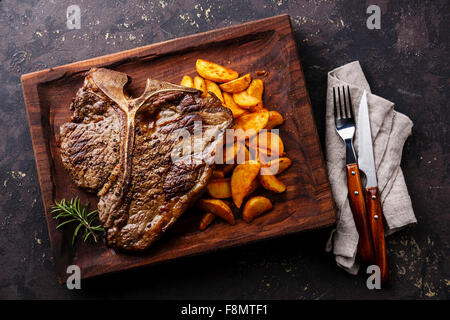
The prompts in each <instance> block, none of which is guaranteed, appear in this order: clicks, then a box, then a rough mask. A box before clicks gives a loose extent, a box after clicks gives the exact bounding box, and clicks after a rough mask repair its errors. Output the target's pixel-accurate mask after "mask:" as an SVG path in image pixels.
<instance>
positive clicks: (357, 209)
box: [347, 163, 375, 264]
mask: <svg viewBox="0 0 450 320" xmlns="http://www.w3.org/2000/svg"><path fill="white" fill-rule="evenodd" d="M347 185H348V197H349V199H350V207H351V208H352V213H353V219H354V220H355V225H356V230H357V231H358V234H359V242H358V256H359V258H360V260H361V262H363V263H367V264H373V263H374V262H375V259H374V250H373V244H372V236H371V231H370V224H369V218H368V215H367V212H366V205H365V203H364V193H363V189H362V185H361V176H360V174H359V168H358V164H357V163H354V164H348V165H347Z"/></svg>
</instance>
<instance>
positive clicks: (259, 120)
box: [234, 109, 269, 133]
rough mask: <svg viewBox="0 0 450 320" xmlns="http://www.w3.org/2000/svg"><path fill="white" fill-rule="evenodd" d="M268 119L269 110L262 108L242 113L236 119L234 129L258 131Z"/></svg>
mask: <svg viewBox="0 0 450 320" xmlns="http://www.w3.org/2000/svg"><path fill="white" fill-rule="evenodd" d="M268 121H269V111H267V110H266V109H262V110H261V111H258V112H254V113H250V114H246V115H243V116H241V117H239V118H238V119H236V121H235V124H234V129H242V130H244V131H247V130H251V129H253V130H255V133H258V132H259V131H260V130H261V129H264V127H265V126H266V125H267V122H268Z"/></svg>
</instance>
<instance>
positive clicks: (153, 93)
mask: <svg viewBox="0 0 450 320" xmlns="http://www.w3.org/2000/svg"><path fill="white" fill-rule="evenodd" d="M127 82H128V76H127V75H126V74H124V73H120V72H116V71H112V70H108V69H96V68H95V69H91V70H90V71H89V72H88V73H87V75H86V77H85V80H84V84H83V86H82V88H80V89H79V90H78V92H77V94H76V96H75V98H74V99H73V101H72V104H71V106H70V108H71V110H73V115H72V118H71V120H70V122H67V123H65V124H64V125H62V126H61V128H60V148H61V158H62V163H63V165H64V167H65V168H66V169H67V171H68V172H69V174H70V175H71V177H72V180H73V181H74V183H75V184H76V185H77V186H79V187H82V188H86V189H88V190H90V191H97V194H98V196H99V197H100V199H99V203H98V211H99V218H100V221H101V223H102V224H103V226H104V227H105V229H106V231H107V232H106V240H107V243H108V244H109V245H111V246H114V247H117V248H121V249H125V250H134V251H139V250H145V249H146V248H148V247H149V246H150V245H151V244H152V242H153V241H155V240H156V239H157V238H158V237H159V236H160V235H161V234H162V233H163V232H164V231H165V230H166V229H167V228H169V227H170V226H171V225H172V224H173V223H174V222H175V221H176V220H177V219H178V218H179V217H180V215H181V214H182V213H183V212H184V211H185V210H186V209H187V208H188V207H189V206H190V205H192V204H193V203H194V202H195V201H196V200H197V198H198V197H200V196H201V194H202V192H203V191H204V189H205V187H206V184H207V183H208V181H209V179H210V177H211V174H212V170H213V169H214V157H215V151H216V147H217V146H218V145H219V144H220V143H221V139H222V136H223V134H224V133H225V130H226V129H227V128H229V127H231V126H232V124H233V117H232V114H231V112H230V110H229V109H228V108H225V107H223V106H222V104H221V102H220V100H219V99H218V98H217V97H216V96H214V95H211V96H210V97H208V98H201V96H200V92H199V91H198V90H195V89H190V88H186V87H182V86H177V85H174V84H171V83H168V82H162V81H156V80H150V79H148V80H147V84H146V88H145V91H144V93H143V94H142V95H141V96H140V97H138V98H135V99H132V98H131V97H129V96H127V94H126V93H125V92H124V87H125V85H126V84H127ZM200 122H201V127H200V126H199V123H200ZM198 128H200V129H201V132H199V131H196V130H198ZM194 131H195V134H197V135H196V136H187V135H186V133H189V134H191V135H192V134H194ZM199 133H200V134H201V136H199V135H198V134H199ZM186 150H188V152H186ZM174 156H175V157H174Z"/></svg>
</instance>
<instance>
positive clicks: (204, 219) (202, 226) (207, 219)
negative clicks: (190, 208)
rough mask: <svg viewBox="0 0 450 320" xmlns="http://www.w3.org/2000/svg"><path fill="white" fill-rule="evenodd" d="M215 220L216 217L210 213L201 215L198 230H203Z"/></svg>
mask: <svg viewBox="0 0 450 320" xmlns="http://www.w3.org/2000/svg"><path fill="white" fill-rule="evenodd" d="M214 219H216V216H215V215H214V214H212V213H211V212H207V213H205V214H204V215H203V217H202V220H200V226H199V229H200V230H205V229H206V228H208V226H209V225H210V224H211V223H212V222H213V221H214Z"/></svg>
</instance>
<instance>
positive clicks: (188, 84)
mask: <svg viewBox="0 0 450 320" xmlns="http://www.w3.org/2000/svg"><path fill="white" fill-rule="evenodd" d="M180 85H182V86H185V87H188V88H194V81H193V80H192V78H191V77H189V76H183V79H181V82H180Z"/></svg>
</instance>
